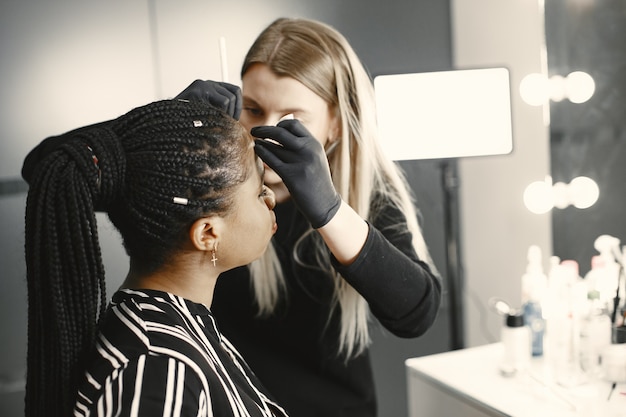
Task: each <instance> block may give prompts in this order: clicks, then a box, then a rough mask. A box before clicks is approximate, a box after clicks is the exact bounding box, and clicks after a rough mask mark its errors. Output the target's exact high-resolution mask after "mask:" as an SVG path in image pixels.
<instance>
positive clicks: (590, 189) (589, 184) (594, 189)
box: [569, 177, 600, 209]
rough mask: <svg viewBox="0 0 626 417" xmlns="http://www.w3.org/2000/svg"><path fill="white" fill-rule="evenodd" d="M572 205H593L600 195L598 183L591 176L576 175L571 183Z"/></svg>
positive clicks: (583, 207)
mask: <svg viewBox="0 0 626 417" xmlns="http://www.w3.org/2000/svg"><path fill="white" fill-rule="evenodd" d="M569 191H570V195H571V201H572V205H573V206H574V207H576V208H579V209H586V208H589V207H591V206H593V205H594V204H595V203H596V201H598V198H599V197H600V188H599V187H598V184H597V183H596V182H595V181H594V180H592V179H591V178H589V177H576V178H574V179H573V180H572V181H571V182H570V183H569Z"/></svg>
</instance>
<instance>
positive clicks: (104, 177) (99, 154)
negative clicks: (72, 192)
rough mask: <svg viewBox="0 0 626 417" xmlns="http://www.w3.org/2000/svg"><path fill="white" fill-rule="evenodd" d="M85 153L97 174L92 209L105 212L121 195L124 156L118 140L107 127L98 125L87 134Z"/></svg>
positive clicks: (124, 172)
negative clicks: (87, 153) (86, 152)
mask: <svg viewBox="0 0 626 417" xmlns="http://www.w3.org/2000/svg"><path fill="white" fill-rule="evenodd" d="M87 151H88V152H90V159H91V163H92V164H93V166H94V169H95V171H94V172H97V177H96V189H95V194H94V207H95V209H96V210H99V211H102V210H106V209H107V207H109V205H110V204H111V203H113V202H114V201H115V200H116V199H117V198H118V197H119V196H120V195H122V194H123V190H124V183H125V177H126V154H125V152H124V149H123V147H122V143H121V140H120V138H119V137H118V135H117V134H116V133H115V132H114V131H113V130H112V129H111V128H110V127H109V126H108V125H100V126H98V127H96V128H94V129H92V130H91V131H90V132H89V138H88V145H87Z"/></svg>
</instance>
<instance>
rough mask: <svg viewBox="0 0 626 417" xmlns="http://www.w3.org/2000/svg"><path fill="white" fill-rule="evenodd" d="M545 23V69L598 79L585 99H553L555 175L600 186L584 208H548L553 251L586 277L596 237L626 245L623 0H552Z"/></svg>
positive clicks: (625, 27) (555, 73)
mask: <svg viewBox="0 0 626 417" xmlns="http://www.w3.org/2000/svg"><path fill="white" fill-rule="evenodd" d="M545 24H546V28H545V30H546V46H547V55H548V73H549V74H548V76H549V77H550V78H551V79H552V78H553V77H558V76H561V77H566V76H567V75H568V74H571V73H572V72H576V71H583V72H585V73H588V74H589V75H590V76H591V77H592V78H593V81H594V84H595V89H594V92H593V95H592V96H591V97H590V98H589V100H588V101H586V102H583V103H575V102H572V101H570V100H568V99H563V100H561V101H554V99H553V101H552V102H551V105H550V124H551V126H550V141H551V147H550V148H551V165H552V167H551V171H552V180H553V181H554V183H557V182H562V183H566V184H568V183H570V182H571V181H572V179H574V178H576V177H580V176H584V177H589V178H591V179H593V180H594V181H595V182H596V183H597V184H598V187H599V197H598V200H597V202H596V203H595V204H594V205H593V206H591V207H589V208H587V209H579V208H576V207H575V206H571V205H570V206H567V207H564V208H563V209H558V208H555V209H553V210H552V219H553V239H554V254H555V255H556V256H559V257H560V258H561V259H573V260H576V261H577V262H578V263H579V266H580V274H581V275H582V276H584V274H585V273H586V272H587V271H588V270H589V269H590V268H591V257H592V256H593V255H596V254H598V252H597V251H596V250H595V249H594V246H593V243H594V241H595V239H596V238H597V237H598V236H600V235H602V234H609V235H612V236H615V237H617V238H619V239H620V240H621V244H622V245H624V244H626V221H625V218H626V189H625V188H624V179H625V178H626V129H625V127H626V126H625V125H626V118H625V115H626V49H624V45H626V6H625V4H624V1H623V0H595V1H590V0H550V1H546V2H545ZM574 101H576V100H574Z"/></svg>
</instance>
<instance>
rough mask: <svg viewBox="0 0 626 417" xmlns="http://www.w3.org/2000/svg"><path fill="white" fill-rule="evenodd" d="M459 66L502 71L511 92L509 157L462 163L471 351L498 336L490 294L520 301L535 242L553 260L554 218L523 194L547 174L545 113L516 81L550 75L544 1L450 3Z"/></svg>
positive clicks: (458, 0)
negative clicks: (535, 210) (530, 205)
mask: <svg viewBox="0 0 626 417" xmlns="http://www.w3.org/2000/svg"><path fill="white" fill-rule="evenodd" d="M451 7H452V25H453V57H454V65H455V67H456V68H475V67H492V66H504V67H507V68H508V69H509V71H510V76H511V88H512V112H513V114H512V123H513V147H514V150H513V152H512V153H511V154H510V155H506V156H491V157H481V158H466V159H462V160H460V161H459V178H460V196H459V204H460V210H461V215H460V216H461V219H460V223H461V224H460V227H461V235H462V236H461V251H462V253H461V255H462V258H463V268H464V277H465V297H464V311H465V315H464V322H465V332H466V346H468V347H471V346H478V345H482V344H485V343H489V342H494V341H496V340H498V339H499V330H500V326H501V323H502V318H501V317H500V316H498V315H497V314H495V313H494V312H492V311H491V310H489V309H488V308H487V302H488V300H489V298H490V297H492V296H497V297H501V298H503V299H505V300H506V301H508V302H509V303H510V304H512V305H513V307H519V306H520V303H521V300H520V298H521V294H520V293H521V288H520V286H521V284H520V279H521V276H522V274H523V273H524V270H525V267H526V253H527V250H528V247H529V246H530V245H533V244H535V245H539V247H540V248H541V249H542V251H543V254H544V266H547V258H548V257H549V256H550V255H551V250H552V236H551V218H550V214H544V215H536V214H532V213H530V212H529V211H528V210H527V209H526V208H525V207H524V203H523V199H522V196H523V192H524V189H525V188H526V186H527V185H528V184H530V183H531V182H533V181H538V180H543V179H544V178H545V176H546V175H548V174H549V173H550V166H549V165H550V153H549V146H550V142H549V135H548V133H549V132H548V127H547V123H546V120H545V117H544V110H543V109H542V108H540V107H531V106H529V105H527V104H525V103H524V102H523V101H522V100H521V98H520V94H519V84H520V81H521V80H522V78H523V77H524V76H525V75H526V74H529V73H533V72H542V71H545V65H546V62H545V53H544V51H545V47H544V46H545V40H544V26H543V6H542V0H507V1H502V0H472V1H467V0H453V1H452V3H451Z"/></svg>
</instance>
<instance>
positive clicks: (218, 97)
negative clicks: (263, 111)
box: [174, 80, 242, 120]
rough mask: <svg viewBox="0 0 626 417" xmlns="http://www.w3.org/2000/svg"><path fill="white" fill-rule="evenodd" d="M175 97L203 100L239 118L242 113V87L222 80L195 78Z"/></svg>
mask: <svg viewBox="0 0 626 417" xmlns="http://www.w3.org/2000/svg"><path fill="white" fill-rule="evenodd" d="M174 98H175V99H183V100H189V101H203V102H207V103H209V104H211V105H212V106H214V107H217V108H218V109H222V110H223V111H225V112H226V113H228V114H230V115H231V116H232V117H233V118H234V119H237V120H239V116H240V115H241V107H242V102H241V89H240V88H239V87H238V86H236V85H233V84H229V83H225V82H221V81H211V80H207V81H202V80H195V81H194V82H192V83H191V84H190V85H189V87H187V88H185V89H184V90H183V91H182V92H181V93H180V94H178V95H177V96H176V97H174Z"/></svg>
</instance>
